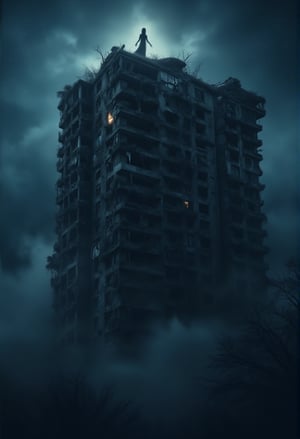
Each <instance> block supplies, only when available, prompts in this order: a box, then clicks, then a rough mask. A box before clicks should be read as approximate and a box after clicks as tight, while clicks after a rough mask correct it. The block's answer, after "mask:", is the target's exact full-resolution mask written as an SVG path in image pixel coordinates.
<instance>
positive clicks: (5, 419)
mask: <svg viewBox="0 0 300 439" xmlns="http://www.w3.org/2000/svg"><path fill="white" fill-rule="evenodd" d="M4 388H5V386H4ZM6 390H8V391H9V392H8V391H6V392H5V394H2V396H1V403H0V437H1V439H10V438H17V437H22V438H31V439H35V438H36V439H37V438H39V439H40V438H44V439H48V438H49V439H50V438H51V439H53V438H72V439H73V438H74V439H75V438H87V439H88V438H94V437H95V438H99V439H100V438H101V439H102V438H106V439H111V438H119V437H124V438H127V437H130V438H137V437H141V428H142V421H141V418H140V416H139V413H138V411H137V410H136V409H135V408H134V407H133V405H132V404H131V403H129V402H128V401H116V400H115V398H114V394H113V391H112V389H111V388H109V387H107V388H103V389H102V390H101V391H100V392H97V391H96V390H95V389H93V388H92V387H91V386H89V385H88V384H87V382H86V381H84V380H83V379H81V378H76V379H67V378H59V379H56V380H55V382H53V383H52V385H51V386H50V385H49V386H48V388H47V389H44V390H43V391H41V390H40V391H39V392H36V391H34V390H33V391H32V392H30V391H28V389H27V391H25V392H24V391H21V390H20V389H18V390H17V391H14V390H13V389H12V388H9V389H8V388H7V389H6ZM143 437H144V436H143Z"/></svg>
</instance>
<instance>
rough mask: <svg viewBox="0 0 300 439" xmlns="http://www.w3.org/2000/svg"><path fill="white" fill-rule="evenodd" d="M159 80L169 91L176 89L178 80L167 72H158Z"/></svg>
mask: <svg viewBox="0 0 300 439" xmlns="http://www.w3.org/2000/svg"><path fill="white" fill-rule="evenodd" d="M160 79H161V80H162V81H163V83H164V85H165V86H166V87H168V88H171V89H176V88H177V85H178V78H177V77H176V76H174V75H171V74H170V73H167V72H160Z"/></svg>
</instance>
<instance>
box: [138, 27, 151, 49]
mask: <svg viewBox="0 0 300 439" xmlns="http://www.w3.org/2000/svg"><path fill="white" fill-rule="evenodd" d="M146 42H147V43H148V44H149V45H150V46H151V47H152V44H151V43H150V41H149V40H148V37H147V35H146V29H145V28H144V27H143V29H142V33H141V34H140V37H139V39H138V40H137V42H136V43H135V45H136V46H137V45H138V43H140V45H139V47H138V48H137V50H136V51H135V53H137V54H138V55H141V56H146Z"/></svg>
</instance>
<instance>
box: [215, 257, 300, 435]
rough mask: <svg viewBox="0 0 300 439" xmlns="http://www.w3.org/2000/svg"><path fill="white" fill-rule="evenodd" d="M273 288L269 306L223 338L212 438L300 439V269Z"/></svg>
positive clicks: (292, 270) (294, 267)
mask: <svg viewBox="0 0 300 439" xmlns="http://www.w3.org/2000/svg"><path fill="white" fill-rule="evenodd" d="M271 284H272V295H271V298H270V301H269V303H268V304H264V305H261V306H260V308H256V310H255V311H254V312H253V313H252V315H251V317H250V318H249V319H248V321H247V323H246V324H245V325H244V327H243V328H242V330H241V332H240V333H239V334H237V335H234V336H227V337H225V338H224V339H223V340H222V341H221V343H220V345H219V350H218V353H217V354H216V356H215V357H214V360H213V363H212V367H213V369H214V371H215V376H216V378H215V379H214V381H213V383H212V389H211V395H210V400H209V409H208V414H209V413H211V414H213V416H212V415H211V419H209V417H208V420H207V424H208V425H209V431H210V434H209V437H217V436H218V435H220V434H222V435H223V436H224V432H227V433H228V437H229V435H230V437H231V438H240V437H243V438H250V437H251V438H253V437H255V438H260V437H262V438H266V437H270V438H271V437H272V438H273V439H274V438H282V437H289V438H290V439H292V438H296V437H297V395H298V390H299V388H298V360H299V358H298V316H299V285H300V267H299V266H297V264H296V263H295V262H291V263H290V264H289V265H288V273H287V275H286V276H285V277H282V278H281V279H277V280H273V281H272V282H271ZM212 418H214V419H217V420H218V421H217V422H213V419H212ZM226 437H227V436H226Z"/></svg>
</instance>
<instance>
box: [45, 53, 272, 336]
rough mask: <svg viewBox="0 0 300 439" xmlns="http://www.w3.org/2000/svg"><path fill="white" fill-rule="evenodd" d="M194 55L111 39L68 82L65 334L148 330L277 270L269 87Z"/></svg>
mask: <svg viewBox="0 0 300 439" xmlns="http://www.w3.org/2000/svg"><path fill="white" fill-rule="evenodd" d="M185 67H186V66H185V63H184V62H183V61H181V60H179V59H176V58H164V59H155V60H154V59H150V58H147V57H145V56H143V55H141V54H139V52H137V53H129V52H127V51H125V50H124V49H123V47H122V48H113V49H112V51H111V53H110V54H109V55H108V56H107V57H106V59H105V60H104V62H103V64H102V66H101V68H100V70H99V72H98V73H97V74H96V75H94V77H92V78H91V79H90V80H88V81H84V80H79V81H77V82H76V83H75V84H74V85H73V86H67V87H65V89H64V91H63V92H60V102H59V106H58V108H59V110H60V112H61V119H60V125H59V126H60V128H61V131H60V133H59V142H60V146H59V148H58V151H57V156H58V161H57V170H58V172H59V173H60V176H59V179H58V181H57V206H58V210H57V217H56V227H57V229H56V232H57V241H56V243H55V245H54V254H53V255H52V256H51V257H49V263H48V266H49V268H51V270H52V272H53V273H52V287H53V293H54V307H55V310H56V315H57V318H58V322H59V324H60V325H61V331H60V334H61V340H62V341H66V342H71V341H75V340H77V341H80V340H85V339H91V338H94V337H97V336H104V337H105V338H106V339H109V338H111V337H113V336H117V337H121V338H123V337H124V338H126V339H128V340H129V339H130V338H131V337H134V338H136V337H138V336H139V335H143V334H146V333H147V332H148V331H149V329H150V327H151V322H153V321H155V320H159V321H162V320H163V319H165V318H168V316H172V315H174V314H175V315H180V314H182V315H184V314H185V313H189V312H192V311H195V309H196V308H197V306H201V303H204V302H205V301H210V300H214V294H217V293H216V292H217V291H218V290H219V289H220V288H227V289H228V290H230V289H234V288H238V289H240V291H241V294H244V292H245V291H246V290H247V289H251V288H259V287H260V286H261V285H262V284H263V283H264V281H265V273H266V265H265V263H264V254H265V252H266V248H265V247H264V244H263V239H264V236H265V231H264V229H263V223H264V221H265V215H264V214H263V213H262V211H261V206H262V203H263V202H262V200H261V195H260V194H261V191H262V189H263V185H262V184H261V183H260V181H259V178H260V176H261V174H262V172H261V170H260V167H259V162H260V161H261V160H262V155H261V152H260V147H261V145H262V142H261V140H259V139H258V137H257V133H258V132H259V131H260V130H261V125H259V124H258V123H257V120H258V119H260V118H262V117H263V116H264V114H265V111H264V98H262V97H260V96H257V95H256V94H255V93H252V92H248V91H246V90H244V89H243V88H242V87H241V85H240V82H239V81H238V80H236V79H233V78H230V79H228V80H227V81H225V82H224V83H222V84H219V85H215V86H212V85H208V84H207V83H205V82H203V81H202V80H200V79H197V78H195V77H193V76H191V75H189V74H188V73H187V72H186V68H185Z"/></svg>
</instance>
